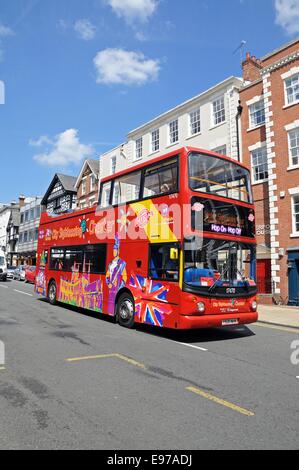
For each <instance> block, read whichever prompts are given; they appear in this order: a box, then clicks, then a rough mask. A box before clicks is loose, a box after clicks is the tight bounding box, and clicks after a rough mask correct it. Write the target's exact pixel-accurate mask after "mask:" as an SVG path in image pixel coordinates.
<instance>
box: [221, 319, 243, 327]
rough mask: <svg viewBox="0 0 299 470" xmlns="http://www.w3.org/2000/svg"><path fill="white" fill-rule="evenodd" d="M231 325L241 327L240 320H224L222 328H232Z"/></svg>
mask: <svg viewBox="0 0 299 470" xmlns="http://www.w3.org/2000/svg"><path fill="white" fill-rule="evenodd" d="M231 325H239V320H238V319H237V318H234V319H231V320H223V322H222V326H231Z"/></svg>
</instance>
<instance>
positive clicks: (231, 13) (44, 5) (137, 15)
mask: <svg viewBox="0 0 299 470" xmlns="http://www.w3.org/2000/svg"><path fill="white" fill-rule="evenodd" d="M297 36H299V0H226V1H223V0H84V1H82V0H0V202H2V203H4V202H6V203H7V202H10V201H12V200H16V199H18V196H19V195H20V194H24V195H25V196H36V195H43V194H44V193H45V192H46V190H47V188H48V185H49V183H50V182H51V180H52V177H53V176H54V174H55V173H56V172H60V173H66V174H70V175H74V176H77V175H78V173H79V171H80V168H81V164H82V162H83V161H84V159H86V158H96V159H97V158H99V155H100V154H101V153H104V152H106V151H108V150H110V149H112V148H113V147H115V146H117V145H118V144H121V143H122V142H124V141H125V140H126V136H127V134H128V132H129V131H131V130H132V129H135V128H136V127H138V126H139V125H141V124H143V123H145V122H147V121H148V120H150V119H152V118H154V117H155V116H157V115H159V114H160V113H162V112H165V111H167V110H168V109H170V108H172V107H174V106H176V105H178V104H179V103H181V102H183V101H185V100H187V99H189V98H191V97H193V96H195V95H197V94H199V93H201V92H202V91H204V90H206V89H208V88H210V87H211V86H213V85H215V84H217V83H218V82H220V81H222V80H224V79H225V78H227V77H229V76H232V75H235V76H241V73H242V72H241V66H240V64H241V57H240V52H236V53H234V51H235V50H236V49H237V48H238V46H239V45H240V44H241V42H242V41H246V46H245V49H244V53H245V52H246V51H250V52H251V53H252V54H254V55H256V56H257V57H262V56H263V55H265V54H267V53H268V52H271V51H272V50H274V49H275V48H277V47H280V46H281V45H282V44H284V43H286V42H288V41H290V40H292V39H294V38H295V37H297ZM3 87H5V96H3V95H4V93H3Z"/></svg>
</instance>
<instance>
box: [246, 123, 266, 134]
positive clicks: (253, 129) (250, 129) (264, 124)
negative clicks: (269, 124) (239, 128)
mask: <svg viewBox="0 0 299 470" xmlns="http://www.w3.org/2000/svg"><path fill="white" fill-rule="evenodd" d="M265 126H266V123H265V122H264V123H263V124H259V125H258V126H255V127H249V129H247V132H252V131H256V130H257V129H260V128H261V127H265Z"/></svg>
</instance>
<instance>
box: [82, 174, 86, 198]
mask: <svg viewBox="0 0 299 470" xmlns="http://www.w3.org/2000/svg"><path fill="white" fill-rule="evenodd" d="M86 192H87V185H86V176H84V178H82V183H81V196H85V195H86Z"/></svg>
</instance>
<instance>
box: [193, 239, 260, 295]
mask: <svg viewBox="0 0 299 470" xmlns="http://www.w3.org/2000/svg"><path fill="white" fill-rule="evenodd" d="M255 250H256V248H255V245H251V244H245V243H239V242H235V241H226V240H214V239H211V238H204V239H201V238H197V239H193V240H192V241H191V242H189V243H188V242H186V243H185V270H184V282H185V284H186V285H187V286H188V287H190V288H192V290H197V291H200V292H201V293H205V294H208V295H211V296H212V295H217V294H235V293H238V292H240V293H243V294H244V293H246V292H247V293H250V294H252V292H253V291H255V290H256V281H255V277H256V275H255V258H256V257H255V254H256V252H255Z"/></svg>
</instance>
